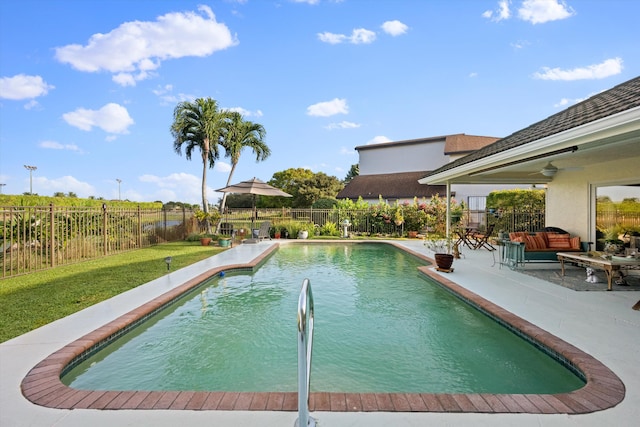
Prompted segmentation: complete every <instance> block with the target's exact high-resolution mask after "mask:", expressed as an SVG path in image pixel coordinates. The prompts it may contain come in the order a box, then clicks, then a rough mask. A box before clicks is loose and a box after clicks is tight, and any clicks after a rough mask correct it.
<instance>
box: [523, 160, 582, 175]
mask: <svg viewBox="0 0 640 427" xmlns="http://www.w3.org/2000/svg"><path fill="white" fill-rule="evenodd" d="M581 169H582V168H581V167H574V168H562V169H560V168H558V167H557V166H554V165H553V164H551V162H549V163H547V165H546V166H545V167H543V168H542V169H540V171H539V172H537V173H541V174H542V175H544V176H546V177H548V178H552V177H553V176H555V174H557V173H558V171H560V170H581ZM532 175H535V174H532Z"/></svg>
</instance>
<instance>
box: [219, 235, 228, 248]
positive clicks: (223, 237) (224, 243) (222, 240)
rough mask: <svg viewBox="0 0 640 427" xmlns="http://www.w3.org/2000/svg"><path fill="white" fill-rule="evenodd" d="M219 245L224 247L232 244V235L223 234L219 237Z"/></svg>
mask: <svg viewBox="0 0 640 427" xmlns="http://www.w3.org/2000/svg"><path fill="white" fill-rule="evenodd" d="M218 245H220V246H221V247H223V248H226V247H229V246H230V245H231V236H229V235H226V234H222V235H220V237H218Z"/></svg>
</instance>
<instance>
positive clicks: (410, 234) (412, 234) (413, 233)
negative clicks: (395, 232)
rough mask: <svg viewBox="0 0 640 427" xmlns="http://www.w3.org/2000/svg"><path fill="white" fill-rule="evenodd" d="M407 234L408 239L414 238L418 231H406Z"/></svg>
mask: <svg viewBox="0 0 640 427" xmlns="http://www.w3.org/2000/svg"><path fill="white" fill-rule="evenodd" d="M407 236H409V238H410V239H415V238H416V237H418V232H417V231H407Z"/></svg>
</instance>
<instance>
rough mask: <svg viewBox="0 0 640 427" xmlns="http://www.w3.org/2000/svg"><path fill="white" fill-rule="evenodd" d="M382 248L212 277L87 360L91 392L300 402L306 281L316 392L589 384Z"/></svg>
mask: <svg viewBox="0 0 640 427" xmlns="http://www.w3.org/2000/svg"><path fill="white" fill-rule="evenodd" d="M421 265H424V261H422V260H419V259H417V258H415V257H413V256H411V255H408V254H406V253H405V252H403V251H401V250H399V249H397V248H395V247H392V246H389V245H381V244H358V245H351V244H347V245H339V246H337V245H331V244H326V245H320V244H308V245H295V246H293V245H289V246H284V247H281V248H280V249H279V250H278V251H277V252H276V253H275V254H274V255H273V256H272V257H271V258H269V259H268V260H267V261H266V262H265V263H264V265H262V266H261V267H260V268H259V269H258V270H257V271H255V272H244V273H238V274H226V275H225V276H224V277H220V276H217V277H215V278H214V279H212V280H210V281H208V283H206V284H203V285H202V286H199V287H198V288H197V289H196V290H194V291H192V292H191V293H190V294H189V295H187V296H185V297H184V298H182V299H181V300H180V301H179V302H177V303H175V304H173V305H172V306H171V307H169V308H167V309H165V310H164V311H162V312H160V313H158V314H157V315H156V316H154V317H153V318H151V319H149V320H148V321H146V322H145V323H144V324H143V325H142V326H140V327H137V328H135V329H134V330H132V331H131V332H130V333H128V334H126V335H124V336H123V337H121V338H119V339H118V340H116V341H115V342H114V343H113V344H111V345H109V346H108V347H106V348H105V349H103V350H101V351H99V352H97V353H96V354H95V355H92V356H91V357H89V358H87V359H86V360H84V361H82V362H81V363H80V364H78V365H77V366H75V367H74V369H72V370H70V371H69V372H68V373H67V374H66V375H65V376H64V377H63V382H64V383H65V384H67V385H69V386H70V387H73V388H77V389H94V390H207V391H242V392H266V391H295V389H296V384H297V368H296V363H297V357H296V356H297V352H296V327H295V308H296V304H297V297H298V293H299V287H300V284H301V283H302V280H303V279H304V278H305V277H309V278H310V279H311V280H312V286H313V288H314V296H315V301H316V302H315V307H316V309H315V310H316V323H315V325H316V335H315V340H314V354H313V365H312V367H313V368H312V374H311V389H312V391H314V390H315V391H329V392H367V393H370V392H412V393H564V392H569V391H572V390H576V389H578V388H580V387H582V386H583V385H584V381H583V380H582V379H581V378H579V377H578V376H576V375H575V373H574V372H572V371H570V370H568V369H567V368H566V367H564V366H562V365H561V364H560V363H558V362H557V360H555V359H553V358H552V357H550V356H549V355H548V354H546V353H544V352H542V351H540V350H539V349H537V348H535V347H534V346H533V345H532V344H531V343H530V342H528V341H526V340H523V339H522V338H520V337H518V336H516V335H514V334H513V333H512V332H511V331H510V330H508V329H507V328H505V327H503V326H501V325H500V324H498V323H497V322H496V321H495V320H494V319H491V318H489V317H488V316H486V315H484V314H482V313H480V312H479V311H478V310H476V309H475V308H473V307H471V306H470V305H468V304H466V303H464V302H462V301H461V300H460V299H459V298H457V297H456V296H454V295H453V294H451V293H450V292H448V291H446V290H445V289H444V288H443V287H441V286H439V285H438V284H437V283H435V282H434V281H432V280H428V279H426V278H425V277H424V276H423V275H421V274H419V272H418V267H419V266H421Z"/></svg>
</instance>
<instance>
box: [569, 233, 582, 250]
mask: <svg viewBox="0 0 640 427" xmlns="http://www.w3.org/2000/svg"><path fill="white" fill-rule="evenodd" d="M569 242H570V243H571V249H576V250H580V249H581V247H580V236H575V237H572V238H570V239H569Z"/></svg>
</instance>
